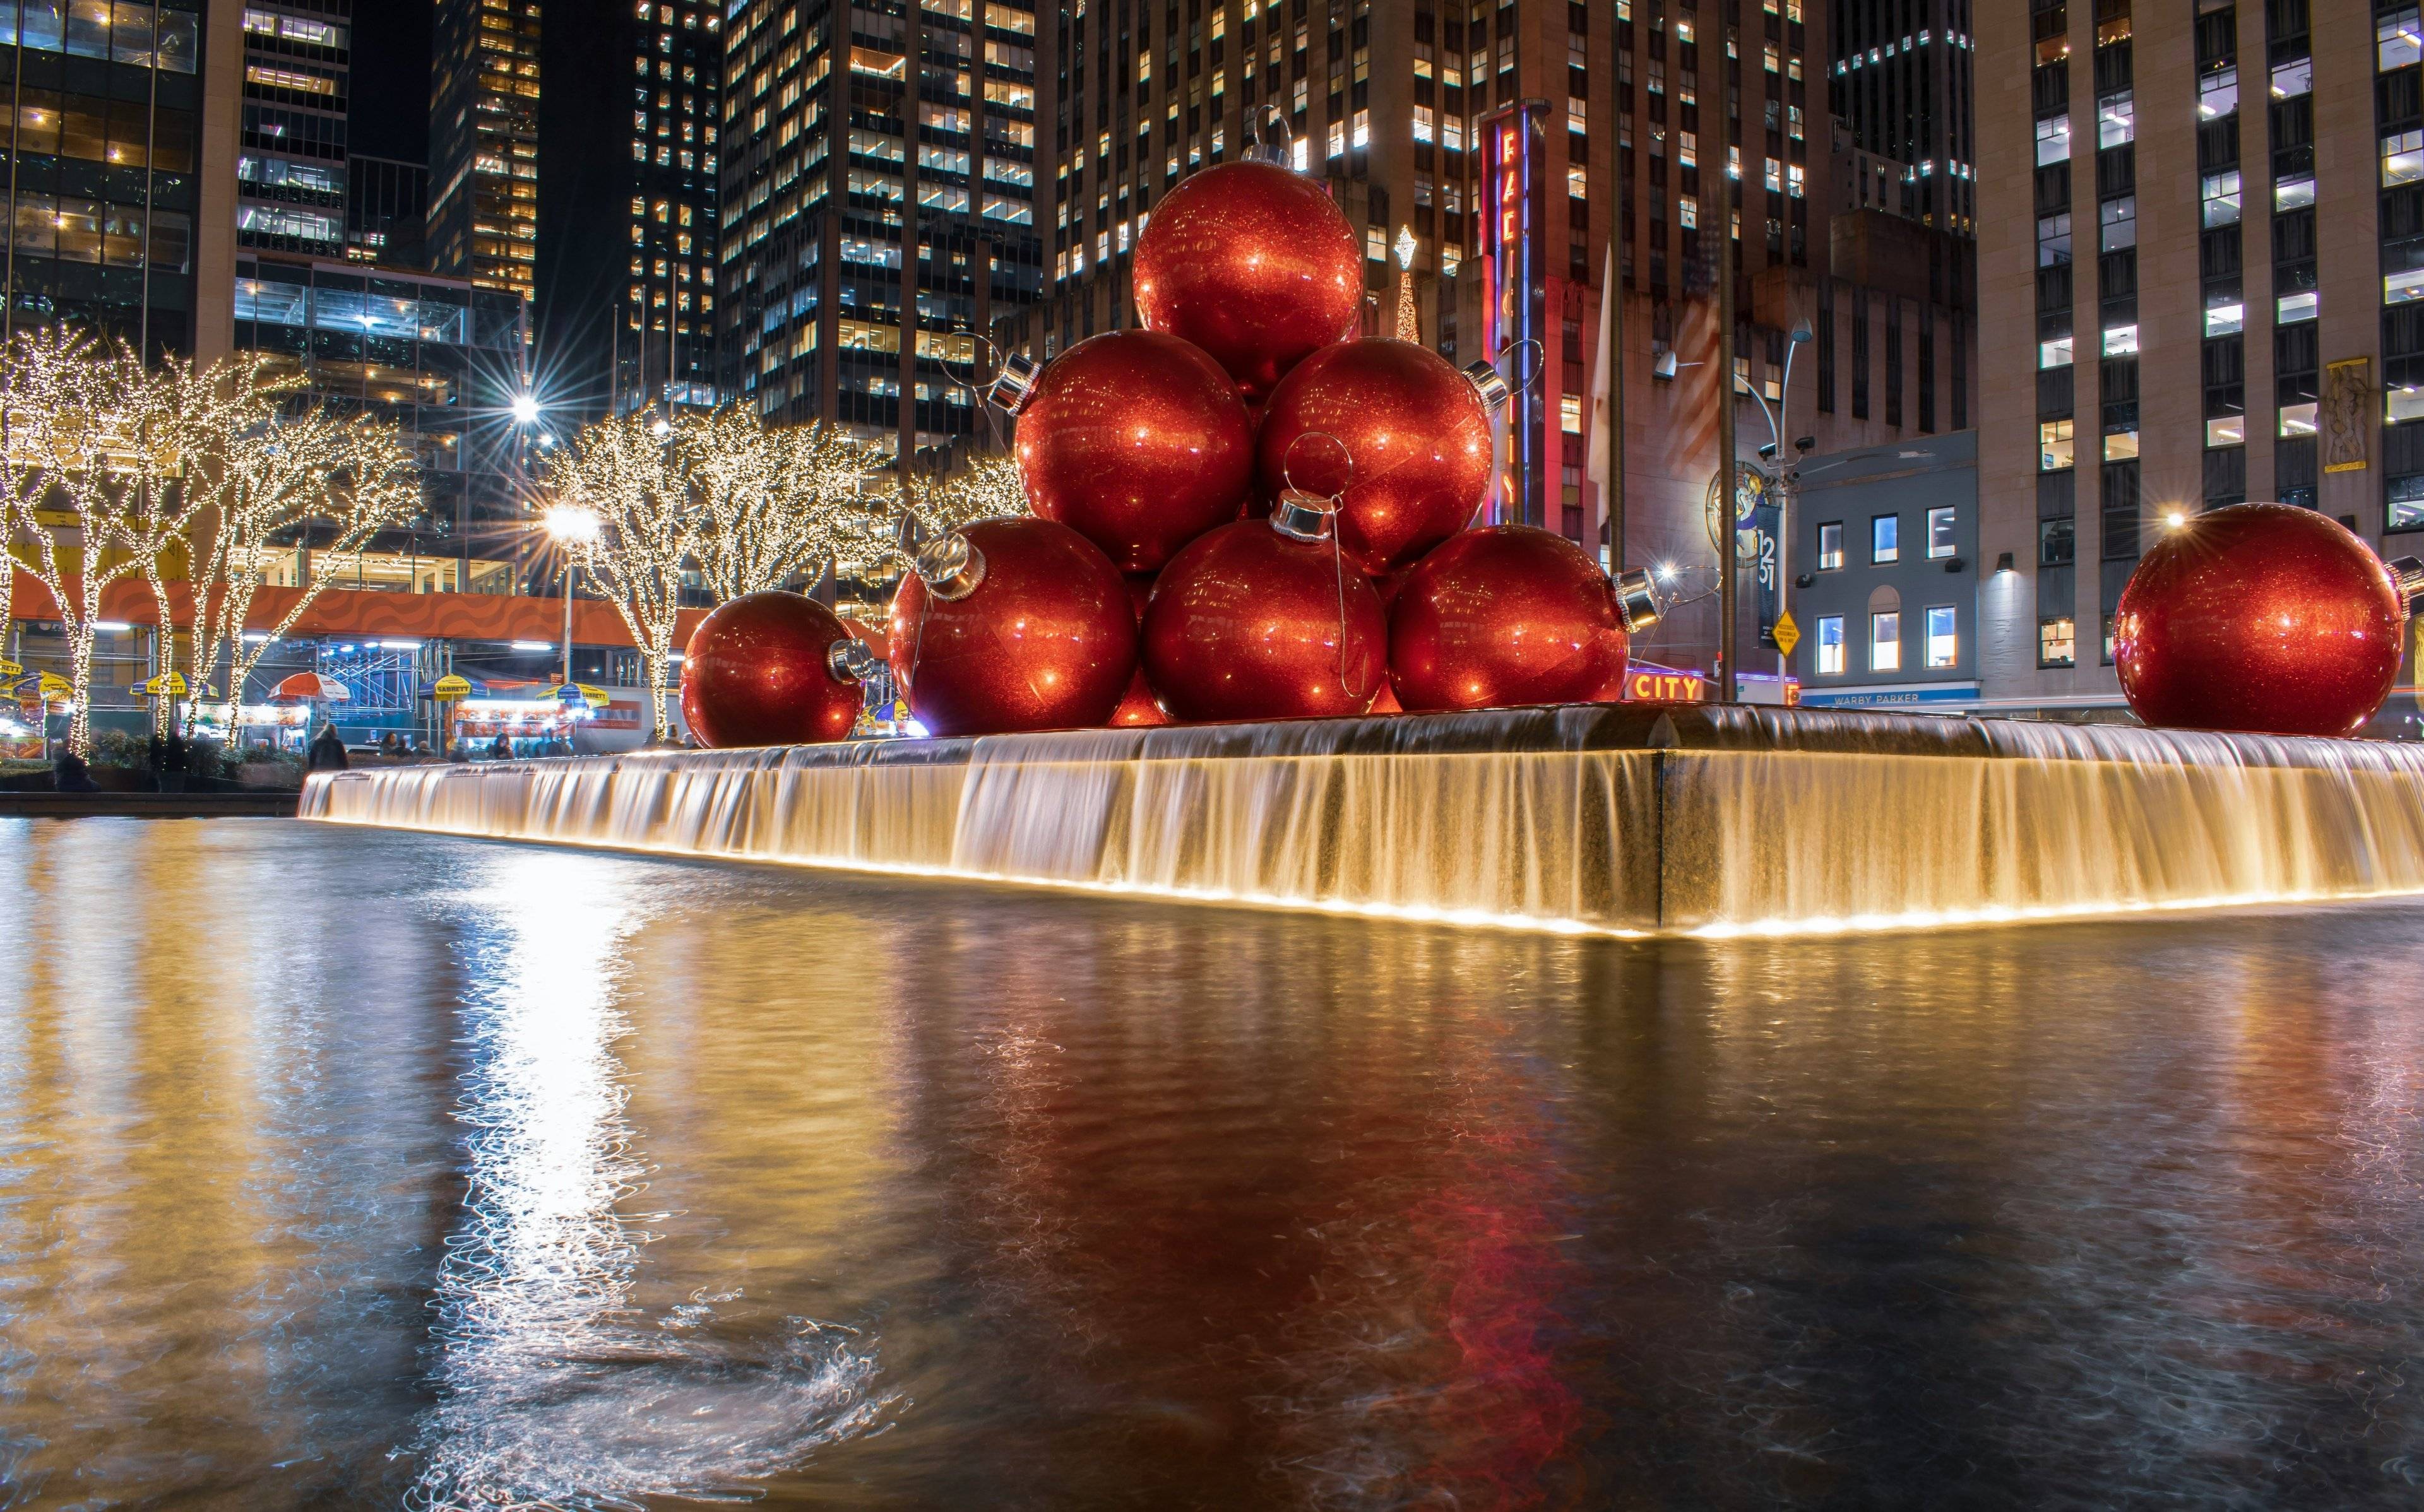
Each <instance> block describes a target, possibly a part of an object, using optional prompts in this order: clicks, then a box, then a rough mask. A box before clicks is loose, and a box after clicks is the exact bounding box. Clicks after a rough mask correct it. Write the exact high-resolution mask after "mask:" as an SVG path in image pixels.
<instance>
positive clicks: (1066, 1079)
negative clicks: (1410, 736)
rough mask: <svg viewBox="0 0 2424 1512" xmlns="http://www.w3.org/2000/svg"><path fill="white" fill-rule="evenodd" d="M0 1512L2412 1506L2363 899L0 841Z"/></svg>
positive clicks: (311, 838)
mask: <svg viewBox="0 0 2424 1512" xmlns="http://www.w3.org/2000/svg"><path fill="white" fill-rule="evenodd" d="M0 889H6V893H5V895H6V896H8V897H9V898H10V899H12V900H14V902H15V904H16V908H15V912H14V915H13V922H14V923H15V925H16V928H15V929H14V930H13V931H11V932H10V936H9V938H8V941H7V942H6V944H5V946H0V962H5V964H0V971H5V972H7V973H8V987H9V990H8V991H6V992H0V1506H7V1507H16V1506H42V1507H51V1506H57V1507H70V1506H87V1505H91V1506H98V1505H104V1504H159V1505H171V1504H173V1505H176V1506H180V1507H211V1508H218V1507H226V1508H247V1509H250V1508H303V1507H323V1506H383V1507H394V1506H400V1505H417V1506H441V1505H442V1506H462V1507H500V1506H562V1507H614V1506H638V1505H647V1506H652V1507H654V1506H672V1505H679V1504H686V1503H687V1502H689V1501H692V1500H695V1499H702V1498H709V1497H728V1496H755V1497H761V1498H763V1499H764V1500H765V1501H766V1502H767V1503H768V1504H775V1505H829V1506H838V1505H848V1506H853V1507H856V1506H869V1507H883V1508H891V1507H904V1508H905V1507H918V1508H924V1507H962V1506H971V1505H1012V1506H1037V1507H1043V1506H1051V1507H1063V1506H1079V1507H1084V1506H1114V1505H1119V1506H1129V1505H1144V1506H1154V1507H1206V1508H1215V1507H1217V1508H1227V1507H1242V1506H1254V1507H1263V1506H1271V1507H1290V1506H1295V1507H1319V1508H1379V1507H1411V1506H1425V1507H1446V1506H1456V1507H1462V1508H1481V1507H1503V1508H1520V1507H1559V1508H1563V1507H1597V1506H1604V1505H1610V1504H1616V1505H1635V1504H1654V1505H1664V1506H1691V1507H1728V1508H1730V1507H1753V1506H1775V1505H1785V1506H1803V1505H1809V1506H1817V1505H1858V1506H1865V1505H1874V1504H1911V1505H1950V1504H1959V1505H2013V1506H2021V1505H2026V1506H2035V1505H2046V1504H2073V1505H2088V1504H2096V1505H2105V1504H2119V1505H2140V1504H2157V1503H2162V1504H2192V1505H2218V1506H2239V1507H2248V1508H2258V1507H2267V1508H2269V1507H2277V1506H2287V1505H2317V1506H2334V1507H2412V1506H2414V1505H2416V1504H2417V1502H2418V1500H2419V1498H2424V1409H2420V1408H2419V1407H2418V1405H2417V1400H2416V1395H2415V1392H2414V1388H2413V1386H2412V1384H2411V1383H2412V1382H2413V1381H2414V1380H2415V1379H2416V1377H2417V1376H2418V1373H2419V1369H2424V1264H2419V1262H2418V1261H2417V1260H2416V1256H2418V1255H2419V1254H2424V1134H2419V1132H2418V1131H2419V1123H2418V1119H2417V1114H2418V1111H2419V1103H2424V1010H2419V1009H2418V1007H2416V1004H2415V1003H2414V1002H2413V1000H2412V998H2413V993H2412V990H2411V989H2410V987H2409V986H2408V984H2409V983H2412V982H2413V981H2415V980H2416V979H2417V978H2418V975H2419V972H2418V968H2419V966H2424V946H2419V945H2417V944H2416V939H2415V936H2416V927H2415V926H2416V920H2417V918H2418V917H2419V916H2424V911H2419V910H2416V909H2415V908H2411V907H2406V906H2397V907H2391V906H2384V907H2380V908H2371V909H2362V910H2347V911H2340V912H2335V913H2328V914H2320V913H2310V914H2295V913H2284V914H2276V915H2236V916H2215V917H2210V918H2204V919H2194V920H2190V919H2183V920H2178V921H2173V922H2165V923H2157V924H2145V923H2140V924H2132V925H2129V926H2124V927H2087V926H2076V927H2074V926H2060V927H2046V928H2038V929H2029V930H2014V931H1982V932H1973V933H1967V934H1940V935H1912V936H1890V937H1881V938H1868V939H1840V940H1817V941H1807V940H1805V941H1794V942H1776V941H1729V942H1689V941H1664V942H1644V943H1623V942H1613V941H1604V940H1588V939H1577V938H1565V937H1552V936H1529V935H1521V934H1504V933H1496V932H1460V931H1449V930H1437V929H1427V928H1411V927H1402V926H1379V925H1372V924H1367V923H1363V922H1358V921H1352V920H1340V919H1332V918H1308V917H1303V916H1287V915H1270V914H1257V913H1247V912H1230V911H1221V910H1214V909H1185V908H1174V907H1167V906H1160V905H1148V904H1132V903H1124V902H1119V901H1114V900H1101V899H1085V898H1073V897H1067V896H1053V895H1041V894H1030V893H1015V892H1007V891H993V890H983V889H976V888H959V887H946V886H939V885H934V884H922V883H921V884H895V883H888V882H883V881H876V880H869V879H865V878H850V877H837V876H824V875H819V874H814V873H797V872H790V871H781V870H761V869H750V868H738V867H701V866H693V865H686V864H678V863H672V862H663V861H655V860H648V859H642V858H635V857H630V856H618V855H610V854H599V853H592V852H581V851H546V850H534V849H523V848H516V847H510V846H502V845H486V844H479V843H472V842H465V841H458V840H451V839H445V838H441V837H437V836H413V835H404V834H378V833H369V832H362V831H348V830H337V829H330V828H327V827H314V826H304V825H292V824H283V823H277V822H272V821H230V822H225V823H185V822H173V823H172V822H162V823H151V824H145V823H139V822H120V821H104V820H78V821H72V822H66V823H46V824H35V823H30V822H25V821H0Z"/></svg>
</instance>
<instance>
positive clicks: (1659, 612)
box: [1616, 567, 1666, 635]
mask: <svg viewBox="0 0 2424 1512" xmlns="http://www.w3.org/2000/svg"><path fill="white" fill-rule="evenodd" d="M1616 606H1617V609H1618V611H1619V613H1622V614H1623V615H1624V629H1625V633H1627V634H1629V635H1637V634H1639V633H1640V632H1641V631H1643V630H1646V629H1649V628H1650V627H1651V626H1652V625H1655V624H1657V623H1658V622H1659V621H1660V620H1661V619H1663V618H1665V617H1666V594H1664V593H1663V592H1661V591H1660V590H1659V587H1658V580H1657V579H1655V578H1653V577H1651V575H1650V573H1649V571H1648V569H1646V568H1643V567H1627V568H1625V569H1624V570H1623V571H1622V572H1619V573H1618V574H1617V575H1616Z"/></svg>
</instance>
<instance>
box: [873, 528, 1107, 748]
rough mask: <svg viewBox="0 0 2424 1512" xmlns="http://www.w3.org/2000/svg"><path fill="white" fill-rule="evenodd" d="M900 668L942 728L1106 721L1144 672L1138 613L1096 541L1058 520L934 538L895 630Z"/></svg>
mask: <svg viewBox="0 0 2424 1512" xmlns="http://www.w3.org/2000/svg"><path fill="white" fill-rule="evenodd" d="M885 638H886V640H887V642H888V644H889V648H890V657H891V662H892V674H893V677H894V679H895V680H896V681H897V682H898V683H899V685H900V688H901V692H902V693H903V695H904V696H906V697H907V698H908V700H909V708H910V711H911V712H912V713H914V714H915V715H916V716H917V721H918V723H919V724H923V725H925V726H926V728H927V729H928V730H929V731H931V732H932V733H933V734H936V735H995V734H1000V733H1002V732H1004V731H1008V730H1050V729H1071V728H1075V727H1077V726H1080V725H1088V724H1102V723H1103V721H1104V720H1106V719H1108V717H1109V716H1110V712H1111V710H1112V708H1115V707H1117V706H1118V704H1119V702H1120V697H1121V695H1122V694H1123V693H1124V692H1126V691H1127V687H1128V682H1129V679H1130V678H1131V677H1133V676H1135V674H1136V612H1135V610H1134V609H1133V608H1131V607H1130V605H1129V602H1128V590H1127V585H1126V584H1125V583H1124V582H1122V581H1120V574H1119V570H1118V569H1117V568H1115V567H1113V566H1112V565H1111V564H1110V560H1109V559H1108V558H1107V557H1105V556H1104V555H1103V553H1102V552H1101V551H1100V550H1098V549H1095V547H1094V545H1093V543H1092V542H1091V541H1089V540H1087V539H1086V538H1085V537H1084V536H1082V535H1080V534H1078V533H1076V531H1073V530H1071V529H1069V527H1067V526H1066V525H1056V524H1054V523H1053V522H1052V521H1050V520H1048V519H987V520H979V521H978V522H977V523H975V524H973V525H969V526H966V527H964V528H963V529H961V530H958V531H955V532H953V533H950V534H949V535H944V536H939V537H937V538H936V539H934V540H933V541H930V542H928V543H927V544H926V545H925V547H924V548H922V549H920V550H919V551H918V553H917V564H916V570H914V571H912V572H911V573H910V574H909V575H908V576H906V577H904V578H902V579H901V588H900V591H899V592H898V593H896V594H895V595H893V598H892V618H891V621H890V623H889V625H888V626H887V627H886V629H885Z"/></svg>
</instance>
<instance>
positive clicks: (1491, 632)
mask: <svg viewBox="0 0 2424 1512" xmlns="http://www.w3.org/2000/svg"><path fill="white" fill-rule="evenodd" d="M1631 640H1632V638H1631V637H1630V636H1628V635H1626V634H1625V630H1624V614H1623V612H1622V610H1621V609H1620V608H1619V606H1618V603H1617V597H1616V585H1615V584H1614V583H1612V582H1610V581H1608V576H1607V574H1606V573H1604V572H1602V571H1601V570H1600V567H1599V564H1598V563H1596V562H1593V561H1592V560H1591V559H1590V557H1589V556H1588V555H1587V553H1586V552H1585V551H1584V550H1583V549H1582V548H1581V547H1579V546H1576V545H1575V544H1574V543H1573V542H1571V541H1569V540H1567V539H1566V538H1565V537H1564V536H1562V535H1554V534H1551V533H1549V532H1547V531H1544V530H1537V529H1535V528H1533V527H1532V526H1529V525H1500V526H1495V527H1492V528H1491V529H1488V530H1476V531H1465V532H1463V533H1460V534H1458V535H1454V536H1451V537H1449V538H1448V540H1447V542H1446V544H1444V545H1443V546H1442V547H1440V549H1438V550H1436V551H1433V552H1432V553H1431V554H1430V555H1428V556H1427V557H1425V558H1423V559H1422V561H1420V562H1418V563H1416V564H1415V565H1414V569H1413V571H1411V573H1408V574H1407V575H1406V581H1405V582H1404V584H1403V585H1402V586H1400V587H1399V588H1398V590H1397V600H1396V603H1395V606H1394V607H1393V608H1392V610H1391V611H1390V614H1389V680H1390V681H1391V683H1392V684H1394V685H1395V688H1396V690H1397V700H1398V702H1400V703H1402V704H1404V705H1405V706H1406V707H1407V708H1411V709H1429V708H1509V707H1512V706H1514V705H1519V704H1612V703H1615V702H1617V701H1619V699H1621V698H1622V697H1623V696H1624V662H1625V655H1626V652H1627V651H1628V650H1629V649H1630V646H1631Z"/></svg>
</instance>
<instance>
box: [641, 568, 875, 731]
mask: <svg viewBox="0 0 2424 1512" xmlns="http://www.w3.org/2000/svg"><path fill="white" fill-rule="evenodd" d="M853 639H854V637H853V636H852V634H851V633H850V629H849V627H847V626H845V625H844V624H842V622H841V619H840V617H839V616H838V615H837V614H835V613H834V612H833V611H832V610H830V609H827V608H826V607H825V606H824V605H822V604H821V603H818V602H817V601H816V600H815V599H813V598H805V597H801V596H800V595H798V594H787V593H778V592H767V593H755V594H742V596H741V597H738V598H734V599H729V600H727V601H726V602H725V603H723V604H721V605H718V606H717V607H716V609H715V611H714V612H713V613H710V614H709V615H708V616H707V617H706V618H705V619H703V620H700V621H699V622H698V629H695V630H693V631H692V632H691V637H690V645H688V646H687V647H685V648H684V650H683V653H682V669H681V707H682V719H683V720H684V721H685V722H686V723H687V724H689V725H690V733H691V738H692V739H693V740H696V741H698V742H699V743H700V744H701V745H707V746H719V747H721V746H733V745H812V744H816V743H818V742H821V741H824V740H842V739H844V738H846V737H847V736H848V735H849V734H850V731H851V726H852V725H853V724H855V723H857V720H858V710H859V706H860V703H861V702H862V698H861V692H860V688H859V685H858V683H857V682H856V681H855V680H853V679H851V678H845V677H837V676H834V675H833V672H832V669H831V664H830V662H829V661H828V660H827V659H828V658H829V657H830V656H831V655H832V654H833V648H834V645H836V643H837V642H848V641H851V640H853Z"/></svg>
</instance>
